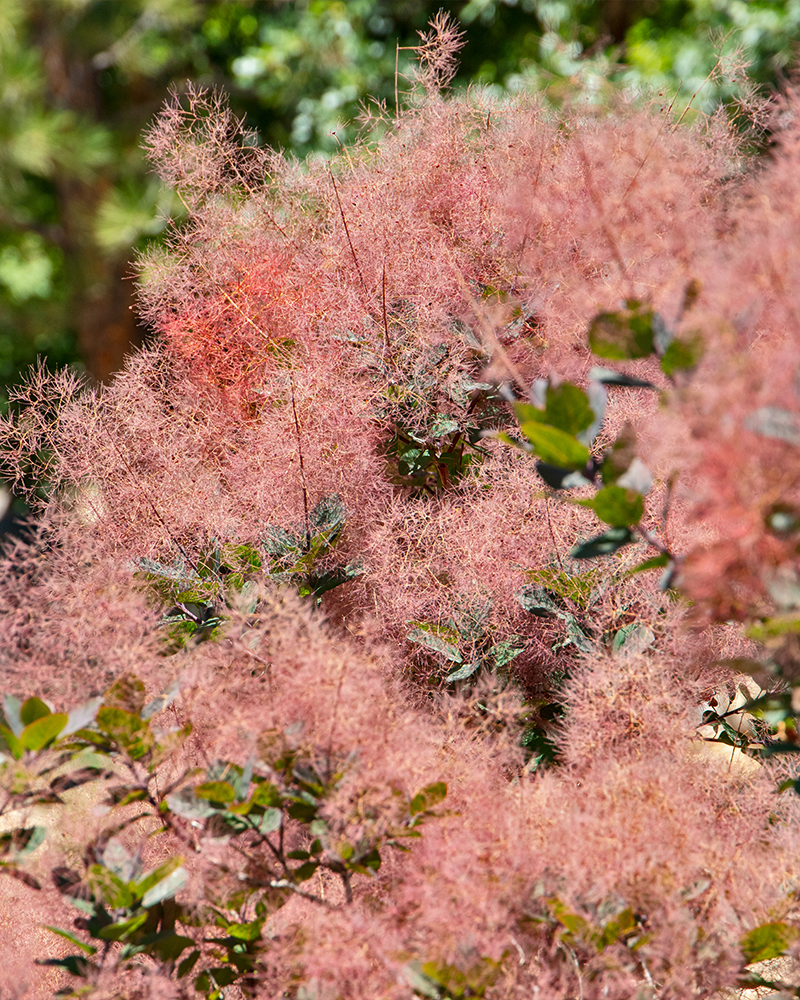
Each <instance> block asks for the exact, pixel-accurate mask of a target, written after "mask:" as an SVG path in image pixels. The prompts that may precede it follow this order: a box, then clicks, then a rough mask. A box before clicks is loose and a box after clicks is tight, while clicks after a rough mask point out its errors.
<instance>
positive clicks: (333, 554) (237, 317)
mask: <svg viewBox="0 0 800 1000" xmlns="http://www.w3.org/2000/svg"><path fill="white" fill-rule="evenodd" d="M457 48H458V38H457V36H456V35H455V34H454V33H453V31H452V28H451V27H450V26H449V24H448V22H447V21H446V20H445V19H439V20H437V21H436V23H435V24H434V25H433V27H432V32H431V35H430V36H429V37H428V38H427V39H425V40H423V43H422V45H421V46H420V51H419V56H420V63H421V69H420V77H419V80H418V81H417V85H416V89H415V90H414V91H413V93H412V94H411V95H410V97H409V101H408V105H407V106H406V107H405V108H402V109H397V111H396V113H394V114H392V113H389V112H388V111H387V110H386V109H383V108H376V109H373V110H372V112H370V114H368V115H366V119H365V131H364V134H363V138H362V140H361V141H360V142H359V143H358V144H356V145H355V146H353V147H351V148H347V149H343V150H342V151H341V153H340V154H339V155H337V156H336V157H334V158H333V159H332V160H330V161H323V160H310V161H308V162H307V163H306V164H303V165H301V164H297V163H294V162H292V161H289V160H286V159H284V158H282V157H281V156H278V155H277V154H274V153H272V152H270V151H267V150H264V149H262V148H261V147H260V146H259V145H258V143H257V142H256V140H255V138H254V137H253V136H251V135H249V134H248V133H247V132H246V130H245V129H244V128H243V126H242V124H241V123H239V122H237V121H236V120H235V119H234V118H233V117H232V116H231V114H230V112H229V111H228V109H227V106H226V104H225V101H224V99H223V98H222V97H220V96H219V95H215V94H210V93H208V92H204V91H202V90H198V89H195V90H190V91H189V93H188V95H187V96H186V97H185V98H181V99H179V98H178V97H177V96H176V97H174V98H173V99H172V100H171V101H170V102H169V104H168V106H167V107H166V108H165V109H164V111H163V112H162V114H161V115H160V116H159V118H158V119H157V121H156V123H155V125H154V126H153V128H152V129H151V131H150V133H149V135H148V136H147V138H146V146H147V149H148V152H149V155H150V156H151V158H152V160H153V163H154V165H155V167H156V169H157V170H158V171H159V172H160V173H161V175H162V176H163V177H164V178H165V179H166V180H167V181H168V182H169V183H170V184H171V185H172V186H173V187H174V189H175V191H176V193H177V195H178V197H179V198H180V199H181V200H182V202H183V203H184V205H185V208H186V217H185V220H184V221H182V222H180V223H176V224H175V225H174V226H173V227H172V232H171V237H170V241H169V243H168V244H167V246H166V247H165V248H163V249H161V250H159V251H157V252H152V253H151V254H150V255H149V256H147V257H145V258H143V259H142V260H141V262H140V284H139V288H140V292H139V295H140V311H141V314H142V316H143V317H144V318H145V319H146V320H147V322H148V323H149V324H150V325H151V327H152V329H153V332H154V341H153V344H152V346H151V347H149V348H148V349H146V350H143V351H141V352H139V353H138V354H137V355H135V356H134V357H132V358H130V359H129V361H128V363H127V365H126V368H125V370H124V371H123V372H121V373H120V374H119V375H118V377H117V378H116V380H115V381H114V383H113V384H112V385H110V386H109V387H107V388H102V389H94V388H90V387H87V386H85V385H83V384H82V383H81V382H80V380H78V379H76V378H74V377H72V376H70V375H68V374H66V373H62V374H60V375H56V376H53V375H49V374H47V373H45V372H44V371H42V370H37V371H34V372H32V373H31V375H30V378H29V380H28V383H27V384H26V386H24V387H23V388H21V389H20V391H19V393H18V396H17V399H16V400H15V410H14V415H13V416H10V417H9V418H7V419H6V420H5V421H4V423H3V427H2V434H3V452H2V454H3V465H4V469H5V472H6V474H7V475H8V476H9V477H10V478H11V480H12V481H13V482H14V484H15V486H16V487H17V488H18V489H20V490H25V491H27V494H28V496H29V498H30V500H31V503H32V504H34V506H35V509H36V512H37V516H36V522H35V525H31V527H30V531H29V533H28V534H27V535H26V536H25V538H24V539H22V540H17V541H16V542H13V543H9V544H7V546H6V550H5V554H4V557H3V558H4V564H3V570H4V572H3V576H2V582H0V605H1V606H2V610H3V616H2V624H1V625H0V628H2V633H3V635H2V643H0V657H1V658H2V666H3V677H4V682H3V717H2V719H1V720H0V753H2V757H0V776H1V778H0V784H1V786H2V789H3V792H2V795H3V798H2V800H1V803H0V813H1V814H2V824H3V826H2V830H3V832H2V833H0V866H2V867H0V872H2V873H4V874H6V875H7V876H9V877H8V878H6V879H2V880H0V887H1V888H2V892H3V901H4V909H5V912H6V914H7V920H6V925H7V926H8V928H9V930H8V931H7V937H8V938H9V940H10V941H11V942H13V949H12V951H13V959H12V961H11V962H10V963H7V964H6V965H5V966H4V968H3V969H2V970H1V971H0V975H1V976H2V977H4V981H3V984H2V985H3V987H4V988H5V989H6V991H8V992H11V993H12V994H13V995H31V996H48V995H52V994H53V993H56V992H57V993H58V995H62V996H70V995H81V996H83V995H95V996H104V995H108V996H126V997H138V996H150V995H152V996H162V995H163V996H187V997H189V996H194V995H201V996H207V997H209V998H218V997H223V996H230V997H235V996H257V997H269V996H276V997H293V998H297V1000H300V998H306V1000H308V998H312V997H314V998H319V1000H322V998H335V997H345V996H346V997H365V998H366V997H370V998H374V997H397V998H401V997H402V998H407V997H413V996H426V997H439V998H445V997H449V998H461V997H470V996H480V997H487V998H493V997H496V998H500V997H502V998H510V997H517V996H519V997H529V996H532V995H534V996H537V997H541V998H543V1000H545V998H548V997H552V998H554V1000H555V998H563V997H586V998H589V997H595V996H596V997H619V998H623V997H624V998H629V997H633V996H636V997H641V998H645V997H657V996H658V997H661V996H663V997H687V998H688V997H697V996H707V997H711V996H714V995H716V996H729V995H732V991H736V990H737V989H739V988H741V986H742V985H743V984H745V983H757V982H760V983H762V984H763V983H770V984H773V986H774V988H776V989H777V988H785V989H791V990H794V989H796V988H797V985H798V983H800V976H798V973H797V966H796V963H795V962H794V958H795V954H796V950H797V941H798V940H800V925H798V924H797V920H796V892H797V886H798V882H797V879H798V874H800V873H798V871H797V858H798V856H800V855H799V853H798V846H800V842H799V841H798V832H797V826H796V825H795V824H796V823H797V822H798V799H797V796H796V794H795V791H794V788H795V782H796V781H797V780H798V779H797V778H796V775H795V773H794V770H793V767H792V763H793V757H792V753H793V751H794V750H795V748H796V730H795V726H794V712H795V711H796V710H797V707H798V706H797V696H796V692H797V690H798V688H797V687H796V686H794V685H796V684H797V683H798V680H800V669H798V667H797V633H798V620H800V618H799V614H800V613H799V612H798V608H799V607H800V581H798V576H797V570H798V565H797V563H798V551H799V550H798V538H799V537H800V496H799V495H798V493H799V492H800V479H799V478H798V477H799V476H800V460H799V459H798V446H800V430H798V428H800V400H799V399H798V391H799V390H798V384H800V383H798V357H800V350H798V346H800V326H799V325H798V324H799V323H800V319H798V317H800V301H799V300H798V293H797V289H798V288H799V287H800V282H798V280H797V278H798V275H797V274H796V271H797V267H798V264H797V255H796V252H795V248H796V245H797V241H798V238H800V216H798V207H797V206H798V205H800V191H798V190H797V188H798V184H800V181H798V180H797V178H798V177H800V170H798V164H797V158H798V148H799V147H798V135H800V130H799V127H798V124H797V118H796V98H795V97H794V95H793V93H792V92H790V93H789V95H788V96H787V98H786V100H785V102H784V106H783V107H782V108H781V109H780V112H781V113H780V116H777V115H776V117H775V148H774V151H773V152H771V153H770V155H769V158H768V159H767V160H765V161H764V162H763V163H760V164H759V163H751V162H749V161H748V160H747V159H746V158H745V157H744V155H743V154H740V152H739V149H738V146H737V142H736V137H735V136H734V135H732V134H731V132H730V130H729V129H728V128H727V127H726V124H725V122H724V120H722V119H720V118H714V119H710V120H707V119H706V120H700V121H698V122H697V123H695V124H693V125H691V126H689V125H686V124H684V123H682V122H680V121H675V120H674V118H673V117H672V115H671V113H670V109H669V108H668V107H666V106H664V107H659V106H658V105H653V106H638V105H637V106H634V105H629V104H624V103H619V104H618V105H616V106H615V107H613V108H612V109H611V110H608V111H605V112H599V111H596V110H592V111H591V112H589V111H587V110H586V109H583V108H581V107H579V106H576V107H575V108H573V109H571V110H566V111H564V112H563V113H559V115H558V116H557V115H556V114H555V113H554V112H552V111H551V110H546V109H545V108H544V107H543V106H541V105H540V104H539V103H537V101H536V100H534V99H532V98H530V97H526V96H519V97H514V98H508V99H505V98H504V99H503V100H499V99H496V98H495V97H493V96H491V95H487V94H486V93H484V92H482V91H479V90H476V91H472V92H470V93H468V94H466V95H463V96H461V97H458V98H448V97H446V96H445V95H444V88H445V87H446V84H447V82H448V79H449V74H450V73H451V72H452V68H453V62H452V60H453V57H454V54H455V52H456V51H457ZM370 116H371V117H370ZM747 674H752V675H754V680H751V679H750V678H748V677H747V676H746V675H747ZM755 682H757V683H755ZM748 685H749V686H748ZM797 787H799V788H800V785H798V786H797ZM4 926H5V925H4ZM43 927H47V928H49V931H47V932H46V933H45V932H44V931H43V929H42V928H43ZM776 959H781V961H782V962H783V964H780V965H779V966H775V964H774V962H775V960H776ZM759 963H761V964H759ZM765 963H766V964H765ZM770 963H773V964H770ZM783 995H787V994H785V993H784V994H783Z"/></svg>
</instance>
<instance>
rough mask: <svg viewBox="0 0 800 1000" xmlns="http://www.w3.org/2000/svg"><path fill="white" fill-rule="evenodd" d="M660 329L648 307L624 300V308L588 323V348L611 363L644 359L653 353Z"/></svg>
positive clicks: (659, 324)
mask: <svg viewBox="0 0 800 1000" xmlns="http://www.w3.org/2000/svg"><path fill="white" fill-rule="evenodd" d="M662 327H663V320H662V319H661V317H660V316H659V315H658V313H655V312H653V310H652V308H651V307H650V306H648V305H646V304H645V303H642V302H639V301H637V300H636V299H628V301H627V303H626V308H625V309H620V310H619V311H617V312H604V313H598V314H597V315H596V316H595V317H594V319H593V320H592V321H591V323H590V324H589V347H590V348H591V349H592V351H594V353H595V354H598V355H599V356H600V357H601V358H609V359H610V360H612V361H630V360H633V359H635V358H646V357H647V356H648V355H650V354H653V353H654V352H655V350H656V340H657V338H658V337H659V336H663V333H662V329H661V328H662Z"/></svg>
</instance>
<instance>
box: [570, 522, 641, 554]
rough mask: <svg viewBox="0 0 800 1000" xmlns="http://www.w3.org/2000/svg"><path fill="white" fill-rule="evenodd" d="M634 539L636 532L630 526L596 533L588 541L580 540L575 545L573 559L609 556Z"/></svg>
mask: <svg viewBox="0 0 800 1000" xmlns="http://www.w3.org/2000/svg"><path fill="white" fill-rule="evenodd" d="M632 541H634V534H633V532H632V531H631V530H630V528H612V529H611V530H610V531H606V532H605V533H604V534H602V535H595V537H594V538H590V539H589V540H588V541H587V542H580V543H579V544H578V545H575V546H573V548H572V549H571V550H570V555H571V556H572V558H573V559H596V558H597V556H607V555H609V554H610V553H612V552H616V551H617V549H621V548H622V546H623V545H629V544H630V543H631V542H632Z"/></svg>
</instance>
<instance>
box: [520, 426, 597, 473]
mask: <svg viewBox="0 0 800 1000" xmlns="http://www.w3.org/2000/svg"><path fill="white" fill-rule="evenodd" d="M520 430H521V431H522V433H523V434H524V435H525V437H526V438H527V439H528V440H529V441H530V443H531V444H532V445H533V448H534V451H535V452H536V454H537V455H538V456H539V458H541V459H542V461H544V462H547V463H548V464H549V465H557V466H559V468H566V469H572V470H573V471H579V470H580V469H585V468H586V465H587V464H588V462H589V449H588V448H587V447H586V445H584V444H581V443H580V442H579V441H576V440H575V438H574V437H572V435H571V434H567V432H566V431H562V430H559V428H558V427H550V426H549V425H548V424H540V423H536V422H535V421H526V422H525V423H524V424H521V425H520Z"/></svg>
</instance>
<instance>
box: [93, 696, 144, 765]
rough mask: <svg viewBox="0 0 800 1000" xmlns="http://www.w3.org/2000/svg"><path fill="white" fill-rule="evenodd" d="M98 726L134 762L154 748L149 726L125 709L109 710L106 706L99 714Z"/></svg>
mask: <svg viewBox="0 0 800 1000" xmlns="http://www.w3.org/2000/svg"><path fill="white" fill-rule="evenodd" d="M143 700H144V699H143ZM97 726H98V729H100V730H101V731H102V732H104V733H107V734H108V735H109V736H110V737H111V738H112V739H113V740H115V741H116V742H117V743H118V744H119V745H120V746H121V747H122V748H123V749H124V750H126V751H127V752H128V753H129V754H130V756H131V757H132V758H133V759H134V760H140V759H141V758H142V757H144V756H145V755H146V754H147V753H148V752H149V751H150V750H151V749H152V747H153V743H154V740H153V735H152V733H151V732H150V727H149V725H148V724H147V723H146V722H143V721H142V720H141V719H140V718H139V716H138V715H135V714H134V713H132V712H128V711H127V710H126V709H124V708H109V707H108V706H106V705H104V706H103V707H102V708H101V709H100V711H99V712H98V713H97Z"/></svg>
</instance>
